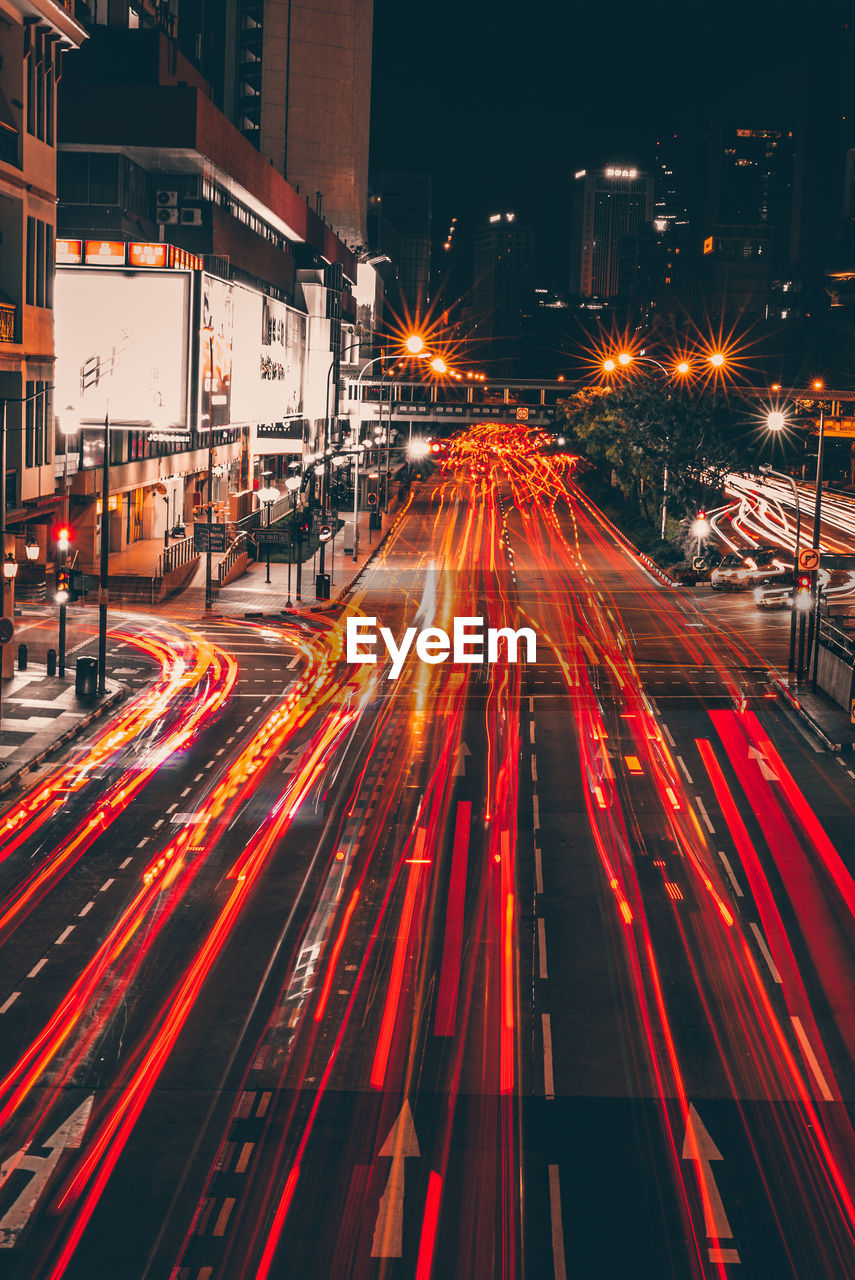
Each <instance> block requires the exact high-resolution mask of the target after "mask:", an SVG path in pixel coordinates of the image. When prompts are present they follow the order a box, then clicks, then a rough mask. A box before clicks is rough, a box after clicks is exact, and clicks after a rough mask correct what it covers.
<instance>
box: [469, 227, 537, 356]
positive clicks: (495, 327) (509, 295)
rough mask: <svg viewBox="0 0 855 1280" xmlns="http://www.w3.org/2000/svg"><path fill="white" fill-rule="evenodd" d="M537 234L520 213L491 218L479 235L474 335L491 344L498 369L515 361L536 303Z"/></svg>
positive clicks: (476, 245) (474, 284)
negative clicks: (521, 219)
mask: <svg viewBox="0 0 855 1280" xmlns="http://www.w3.org/2000/svg"><path fill="white" fill-rule="evenodd" d="M533 269H534V233H533V232H532V231H531V229H530V228H529V227H526V226H524V225H523V224H522V223H520V222H518V221H517V217H516V214H515V213H494V214H491V215H490V217H489V219H488V221H487V225H486V226H483V227H480V228H479V229H478V230H477V231H476V232H475V236H474V282H473V287H472V306H473V317H474V323H473V334H474V336H475V337H477V338H478V339H479V341H480V342H483V343H487V344H489V348H488V350H489V353H490V354H489V359H490V360H491V367H492V368H493V371H494V372H496V371H497V362H499V363H500V365H501V367H503V368H504V367H506V366H507V365H508V362H509V361H510V360H511V359H512V358H513V349H514V346H515V344H516V342H517V339H518V337H519V333H520V328H521V325H522V320H523V316H524V313H525V311H526V309H527V308H528V307H529V305H530V303H531V297H532V289H533V280H532V272H533Z"/></svg>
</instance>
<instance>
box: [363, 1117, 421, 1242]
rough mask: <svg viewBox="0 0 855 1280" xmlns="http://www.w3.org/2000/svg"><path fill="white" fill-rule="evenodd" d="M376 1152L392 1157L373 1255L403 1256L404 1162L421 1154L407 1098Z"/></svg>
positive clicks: (378, 1214)
mask: <svg viewBox="0 0 855 1280" xmlns="http://www.w3.org/2000/svg"><path fill="white" fill-rule="evenodd" d="M377 1154H378V1156H390V1157H391V1159H392V1168H391V1169H390V1170H389V1177H388V1180H387V1182H386V1190H385V1191H384V1192H383V1194H382V1196H381V1197H380V1208H379V1210H378V1212H377V1223H376V1225H375V1227H374V1241H373V1243H372V1245H371V1257H372V1258H400V1257H402V1256H403V1239H404V1161H405V1160H407V1159H409V1158H411V1157H414V1156H420V1155H421V1151H420V1150H419V1140H418V1138H417V1137H416V1130H415V1127H414V1125H413V1113H412V1111H411V1110H410V1104H409V1102H408V1101H407V1100H406V1099H405V1100H404V1105H403V1106H402V1107H401V1111H400V1114H399V1116H398V1119H397V1120H396V1121H395V1123H394V1124H393V1125H392V1128H391V1129H390V1130H389V1136H388V1137H387V1139H386V1141H385V1142H384V1143H383V1146H382V1147H381V1148H380V1150H379V1152H378V1153H377Z"/></svg>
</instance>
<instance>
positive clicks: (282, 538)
mask: <svg viewBox="0 0 855 1280" xmlns="http://www.w3.org/2000/svg"><path fill="white" fill-rule="evenodd" d="M252 540H253V542H254V543H255V545H256V546H257V547H260V546H264V545H265V544H267V545H269V546H288V545H290V542H291V534H290V532H289V530H288V529H256V531H255V533H254V534H253V535H252Z"/></svg>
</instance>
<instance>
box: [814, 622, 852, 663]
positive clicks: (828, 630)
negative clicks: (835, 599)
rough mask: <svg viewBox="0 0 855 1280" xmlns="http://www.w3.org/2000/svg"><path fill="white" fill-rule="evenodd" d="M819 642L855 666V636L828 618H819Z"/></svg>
mask: <svg viewBox="0 0 855 1280" xmlns="http://www.w3.org/2000/svg"><path fill="white" fill-rule="evenodd" d="M819 643H820V644H821V645H822V646H823V648H825V649H830V650H831V651H832V652H833V653H836V654H837V656H838V657H839V658H842V659H843V660H844V662H847V663H849V665H850V666H852V667H853V668H855V637H853V636H851V635H849V633H848V632H846V631H844V630H842V628H841V627H837V626H835V625H834V623H833V622H829V620H828V619H827V618H820V620H819Z"/></svg>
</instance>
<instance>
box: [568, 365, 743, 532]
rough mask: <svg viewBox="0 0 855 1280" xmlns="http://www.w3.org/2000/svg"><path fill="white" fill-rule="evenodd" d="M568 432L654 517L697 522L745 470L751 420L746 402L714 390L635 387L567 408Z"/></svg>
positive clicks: (584, 396)
mask: <svg viewBox="0 0 855 1280" xmlns="http://www.w3.org/2000/svg"><path fill="white" fill-rule="evenodd" d="M558 407H559V411H560V412H561V414H562V417H563V419H564V423H565V428H564V429H565V431H566V433H567V434H568V435H569V436H570V437H571V438H572V440H573V441H574V442H575V443H576V444H577V445H578V446H579V450H580V452H581V453H584V454H586V455H587V457H588V458H589V459H590V460H591V461H592V462H595V463H599V464H600V465H603V466H605V467H608V468H610V469H611V470H612V471H613V472H614V475H615V479H616V482H617V484H618V485H619V487H620V489H621V491H622V492H623V493H624V495H625V496H626V497H627V498H631V497H635V498H637V499H638V502H639V504H640V506H641V508H642V510H644V511H645V512H646V514H647V515H648V516H649V517H650V518H653V517H654V513H655V511H657V510H658V509H659V507H660V505H661V500H662V481H663V475H664V472H665V469H666V467H667V469H668V506H669V509H670V511H671V512H672V513H673V514H674V515H682V514H689V513H690V512H691V511H693V510H694V509H695V508H696V506H697V504H698V503H699V502H700V501H702V500H703V497H704V493H705V492H708V491H709V490H714V489H716V488H719V487H720V486H721V482H722V480H723V477H724V475H725V474H726V473H727V472H728V471H730V470H733V469H735V468H738V467H739V463H740V445H741V442H742V438H743V433H744V427H745V422H746V419H747V418H748V417H749V415H750V412H751V411H750V410H748V409H747V407H746V405H745V403H744V401H742V399H741V398H738V399H735V398H734V397H733V396H732V395H731V396H730V397H728V396H726V395H725V394H724V393H723V392H720V391H716V390H715V389H713V388H711V387H706V388H697V387H694V386H691V385H687V384H676V385H675V384H665V383H660V382H654V381H644V382H640V381H638V382H637V381H630V380H629V379H627V381H625V382H623V383H620V384H618V385H616V386H614V387H592V388H587V389H585V390H583V391H578V392H576V393H575V394H574V395H573V396H571V397H570V398H569V399H567V400H564V401H559V405H558Z"/></svg>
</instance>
